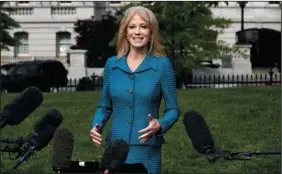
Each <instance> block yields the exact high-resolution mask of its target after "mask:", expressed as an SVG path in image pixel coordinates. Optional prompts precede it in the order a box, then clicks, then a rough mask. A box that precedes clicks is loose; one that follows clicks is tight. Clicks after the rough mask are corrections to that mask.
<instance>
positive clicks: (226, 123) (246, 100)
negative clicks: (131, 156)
mask: <svg viewBox="0 0 282 174" xmlns="http://www.w3.org/2000/svg"><path fill="white" fill-rule="evenodd" d="M280 90H281V89H280V87H251V88H229V89H190V90H186V91H182V90H179V91H178V98H179V106H180V109H181V112H182V114H181V116H180V119H179V120H178V122H177V123H176V124H175V125H174V126H173V127H172V128H171V129H170V130H169V131H168V132H167V133H166V134H165V139H166V144H165V145H164V146H163V165H162V167H163V173H280V166H281V156H280V155H259V156H253V157H252V160H250V161H228V160H224V159H219V160H218V161H217V162H216V163H215V164H210V163H209V162H208V161H207V160H206V158H205V157H204V156H203V155H201V154H198V153H197V152H196V151H195V150H194V148H193V147H192V144H191V141H190V139H189V137H188V136H187V134H186V132H185V129H184V126H183V124H182V120H183V114H184V112H185V111H186V110H192V109H193V110H196V111H199V112H200V113H201V114H202V115H203V116H204V118H205V120H206V122H207V124H208V126H209V128H210V131H211V132H212V134H213V136H214V140H215V142H216V145H217V146H218V147H220V148H221V149H222V150H231V151H234V152H236V151H249V150H280V149H281V139H280V138H281V135H280V130H281V111H280V108H281V103H280V98H281V96H280V92H281V91H280ZM99 96H100V93H99V92H79V93H78V92H77V93H44V102H43V104H42V105H41V106H40V107H39V108H38V109H36V110H35V111H34V112H33V113H32V114H31V115H30V116H28V117H27V118H26V119H25V120H24V121H23V122H22V123H21V124H20V125H17V126H13V127H11V126H6V127H5V128H4V129H3V130H2V135H1V136H2V138H17V137H20V136H27V135H28V134H29V133H31V132H32V131H33V125H34V124H35V123H36V122H37V121H38V120H40V118H41V117H42V116H43V115H44V114H45V113H46V112H47V111H48V110H49V109H51V108H57V109H58V110H60V111H61V112H62V113H63V115H64V121H63V123H62V124H61V126H60V127H61V128H68V129H69V130H70V131H72V133H73V134H74V137H75V146H74V151H73V158H72V160H82V161H93V160H96V159H99V158H100V157H101V156H102V155H103V151H104V147H105V143H104V144H103V146H102V147H101V148H99V149H97V148H95V146H94V145H93V143H92V142H91V141H90V139H89V131H90V125H91V122H92V116H93V113H94V111H95V107H96V105H97V101H98V98H99ZM14 97H15V94H2V96H1V107H3V106H4V105H5V104H7V103H8V102H9V101H11V100H12V99H13V98H14ZM163 108H164V107H163V105H162V106H161V108H160V109H161V113H163ZM108 125H109V124H107V126H108ZM106 130H107V128H106V129H105V132H104V134H103V137H105V133H106ZM52 148H53V141H52V142H50V145H49V146H48V147H46V148H44V149H43V150H41V151H40V152H36V153H35V155H33V156H32V157H31V158H30V159H29V160H28V161H27V162H24V163H23V164H22V165H21V166H20V167H19V168H18V171H26V172H33V173H39V172H45V173H48V172H49V173H50V172H51V173H52V172H53V171H52V168H51V157H52ZM3 161H4V165H5V167H6V168H9V167H11V166H12V165H14V163H15V162H16V161H15V160H9V159H8V157H7V155H4V159H3Z"/></svg>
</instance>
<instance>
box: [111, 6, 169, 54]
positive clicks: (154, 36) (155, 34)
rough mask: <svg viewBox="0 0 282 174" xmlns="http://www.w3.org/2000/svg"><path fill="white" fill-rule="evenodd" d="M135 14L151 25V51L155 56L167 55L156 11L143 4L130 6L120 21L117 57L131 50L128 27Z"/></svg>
mask: <svg viewBox="0 0 282 174" xmlns="http://www.w3.org/2000/svg"><path fill="white" fill-rule="evenodd" d="M135 14H138V15H140V16H141V17H142V18H143V19H144V20H145V21H146V22H147V23H148V25H149V28H150V31H151V41H150V46H149V51H150V52H151V54H152V55H154V56H166V54H165V51H164V48H163V46H162V45H161V43H160V34H159V25H158V21H157V19H156V17H155V15H154V13H153V12H152V11H151V10H149V9H147V8H145V7H142V6H135V7H130V8H129V9H127V10H126V12H125V15H124V17H123V19H122V20H121V22H120V26H119V33H118V40H117V47H116V48H117V49H116V51H117V57H118V58H121V57H122V56H124V55H126V54H127V53H128V51H129V48H130V46H129V43H128V41H127V39H126V33H127V27H128V24H129V22H130V21H131V19H132V18H133V16H134V15H135Z"/></svg>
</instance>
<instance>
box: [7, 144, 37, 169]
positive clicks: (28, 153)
mask: <svg viewBox="0 0 282 174" xmlns="http://www.w3.org/2000/svg"><path fill="white" fill-rule="evenodd" d="M34 149H35V146H31V148H29V149H28V151H27V152H26V153H25V154H24V155H23V156H21V157H20V159H19V160H18V161H17V162H16V164H15V165H14V166H13V168H12V170H15V169H16V168H18V167H19V166H20V165H21V164H22V163H23V162H24V161H25V160H27V159H28V158H29V157H30V156H31V155H32V153H33V151H34Z"/></svg>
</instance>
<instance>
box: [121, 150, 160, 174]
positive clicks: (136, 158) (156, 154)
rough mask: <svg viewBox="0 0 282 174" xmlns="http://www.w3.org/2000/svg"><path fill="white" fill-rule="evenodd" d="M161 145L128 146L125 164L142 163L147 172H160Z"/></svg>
mask: <svg viewBox="0 0 282 174" xmlns="http://www.w3.org/2000/svg"><path fill="white" fill-rule="evenodd" d="M161 148H162V146H138V145H131V146H129V152H128V155H127V158H126V161H125V163H126V164H134V163H142V164H143V165H144V166H145V168H146V169H147V170H148V172H149V173H154V174H156V173H157V174H159V173H161V166H162V151H161Z"/></svg>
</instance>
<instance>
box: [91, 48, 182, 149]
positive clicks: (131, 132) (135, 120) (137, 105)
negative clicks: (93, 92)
mask: <svg viewBox="0 0 282 174" xmlns="http://www.w3.org/2000/svg"><path fill="white" fill-rule="evenodd" d="M162 97H163V98H164V102H165V110H164V115H163V117H162V118H159V107H160V104H161V100H162ZM149 113H150V114H151V115H152V117H154V118H155V119H158V121H159V123H160V125H161V131H160V133H159V134H157V135H155V136H153V137H152V138H151V139H150V140H149V141H147V142H146V143H144V144H145V145H150V146H158V145H162V144H163V143H164V137H163V134H164V133H165V132H167V131H168V130H169V129H170V127H171V126H172V125H173V124H174V123H175V122H176V121H177V119H178V117H179V114H180V111H179V109H178V102H177V96H176V85H175V74H174V71H173V68H172V64H171V62H170V61H169V59H168V58H166V57H156V56H153V55H151V54H150V53H147V55H146V57H145V59H144V60H143V62H142V63H141V64H140V65H139V67H138V68H137V69H136V71H134V72H131V70H130V69H129V67H128V65H127V62H126V56H123V57H122V58H121V59H117V56H114V57H111V58H109V59H108V60H107V62H106V65H105V69H104V82H103V89H102V93H101V97H100V100H99V103H98V107H97V109H96V112H95V114H94V119H93V122H92V128H93V127H94V126H95V124H96V123H98V124H99V125H100V127H101V128H102V129H103V127H104V126H105V124H106V122H107V120H108V119H109V118H110V116H111V115H112V124H111V126H110V129H109V132H108V134H107V138H106V142H107V144H109V143H110V142H111V139H117V138H121V139H123V140H124V141H126V142H127V143H129V144H130V145H140V144H141V143H140V140H139V139H138V137H139V136H140V135H141V134H140V133H138V131H139V130H141V129H144V128H146V127H147V126H148V124H149V120H148V114H149Z"/></svg>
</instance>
